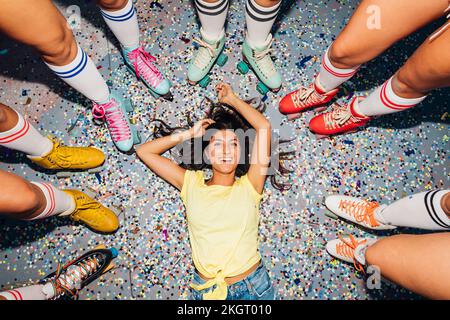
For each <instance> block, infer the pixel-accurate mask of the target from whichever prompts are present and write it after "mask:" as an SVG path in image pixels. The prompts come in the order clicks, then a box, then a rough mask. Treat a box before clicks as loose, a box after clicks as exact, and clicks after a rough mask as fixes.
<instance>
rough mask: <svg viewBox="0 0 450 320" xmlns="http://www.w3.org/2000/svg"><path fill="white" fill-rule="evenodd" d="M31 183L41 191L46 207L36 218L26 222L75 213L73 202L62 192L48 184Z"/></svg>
mask: <svg viewBox="0 0 450 320" xmlns="http://www.w3.org/2000/svg"><path fill="white" fill-rule="evenodd" d="M31 183H32V184H34V185H35V186H37V187H38V188H39V189H41V191H42V193H43V195H44V197H45V200H46V202H47V205H46V206H45V208H44V210H43V211H42V212H41V213H39V214H38V215H37V216H35V217H33V218H30V219H26V220H37V219H44V218H47V217H51V216H54V215H60V216H66V215H69V214H71V213H72V212H73V211H75V200H74V199H73V198H72V197H71V196H70V195H68V194H67V193H65V192H64V191H61V190H59V189H56V188H55V187H54V186H52V185H51V184H50V183H40V182H31Z"/></svg>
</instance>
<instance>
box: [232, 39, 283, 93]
mask: <svg viewBox="0 0 450 320" xmlns="http://www.w3.org/2000/svg"><path fill="white" fill-rule="evenodd" d="M271 45H272V35H271V34H269V37H268V38H267V40H266V43H265V44H264V45H263V46H261V47H255V48H253V47H252V46H251V45H250V44H249V43H248V41H247V39H246V40H245V41H244V43H243V45H242V53H243V59H244V61H241V62H239V63H238V65H237V68H238V70H239V72H241V73H242V74H246V73H247V72H248V71H249V70H250V68H251V69H252V70H253V71H254V73H255V75H256V76H257V77H258V79H259V83H258V85H257V86H256V90H258V92H259V93H261V94H262V95H265V94H266V93H267V92H269V90H271V91H273V92H278V90H280V88H281V76H280V74H279V73H278V71H277V70H276V69H275V66H274V64H273V61H272V58H271V57H270V51H271V49H270V46H271Z"/></svg>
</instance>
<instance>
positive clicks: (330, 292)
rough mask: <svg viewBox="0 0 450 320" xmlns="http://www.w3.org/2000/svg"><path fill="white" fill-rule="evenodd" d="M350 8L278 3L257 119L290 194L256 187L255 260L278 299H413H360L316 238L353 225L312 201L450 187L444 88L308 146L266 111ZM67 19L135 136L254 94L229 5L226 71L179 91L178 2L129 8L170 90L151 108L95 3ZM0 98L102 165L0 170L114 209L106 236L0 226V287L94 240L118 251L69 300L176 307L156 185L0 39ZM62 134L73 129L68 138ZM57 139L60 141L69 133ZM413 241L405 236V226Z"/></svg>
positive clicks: (61, 89)
mask: <svg viewBox="0 0 450 320" xmlns="http://www.w3.org/2000/svg"><path fill="white" fill-rule="evenodd" d="M356 3H357V1H353V0H341V1H337V0H322V1H319V0H317V1H316V0H314V1H301V2H300V1H295V2H294V1H286V2H285V3H284V4H283V8H284V9H283V13H282V14H281V15H280V17H279V20H278V23H277V24H276V25H275V27H274V29H275V30H276V32H275V35H274V38H275V43H274V58H275V59H276V60H275V62H276V65H277V67H278V68H279V69H280V70H281V73H282V76H283V78H284V87H283V89H282V90H281V92H280V93H278V94H277V95H273V94H269V96H268V97H267V100H265V103H266V104H267V111H266V115H267V117H269V118H270V120H271V122H272V124H273V127H274V128H275V129H279V130H280V135H281V136H282V137H284V138H294V140H293V142H292V143H291V144H290V147H291V148H292V149H294V150H295V151H296V155H295V158H294V160H293V161H291V162H290V167H291V168H293V169H294V172H293V173H292V175H291V177H290V180H291V182H292V183H293V188H292V189H291V190H290V191H287V192H284V193H281V192H279V191H277V190H275V189H273V187H272V186H271V185H270V184H269V183H268V184H267V188H266V191H265V197H264V201H263V203H262V206H261V214H262V217H261V223H260V243H261V253H262V256H263V259H264V261H265V264H266V266H267V268H268V269H269V270H270V274H271V277H272V279H273V282H274V285H275V287H276V291H277V294H278V296H279V297H280V298H281V299H417V298H420V297H418V296H416V295H414V294H412V293H410V292H408V291H406V290H404V289H401V288H398V287H396V286H394V285H392V284H387V283H383V284H382V287H381V289H380V290H368V289H366V285H365V277H364V276H363V275H361V274H358V273H355V272H354V268H353V267H352V266H351V265H348V264H345V263H342V262H339V261H336V260H332V259H331V258H330V257H329V256H328V254H327V253H326V252H325V243H326V241H327V240H329V239H332V238H335V237H336V234H337V232H340V231H342V232H352V233H354V234H356V235H366V234H367V233H366V231H362V230H360V229H358V228H356V227H354V226H353V225H350V224H347V223H345V222H343V221H337V220H333V219H330V218H328V217H327V216H325V212H326V209H325V208H324V206H323V197H324V196H325V195H327V194H331V193H337V192H339V193H345V194H348V195H355V196H364V197H368V198H370V199H375V200H378V201H380V202H382V203H389V202H392V201H393V200H395V199H398V198H400V197H403V196H405V195H407V194H411V193H416V192H420V191H424V190H429V189H431V188H435V187H444V186H446V187H448V186H450V173H449V168H450V161H449V156H448V153H447V151H448V150H449V139H450V135H449V125H450V116H449V113H450V112H449V106H448V102H449V97H450V94H449V90H448V89H446V90H438V91H435V92H434V93H433V95H432V96H431V97H429V98H428V99H427V100H426V102H425V103H423V104H422V105H421V106H420V107H418V108H416V109H413V110H409V111H406V112H403V113H400V114H395V115H392V116H387V117H383V118H380V119H378V120H376V121H373V122H372V123H371V125H370V127H368V128H367V129H366V130H364V131H360V132H358V133H354V134H349V135H344V136H341V137H336V138H333V139H323V140H317V139H316V137H315V136H314V135H312V134H311V133H310V132H309V130H308V129H307V123H308V121H309V119H310V118H311V117H312V116H313V115H314V112H313V111H310V112H306V113H305V114H304V115H303V116H302V118H300V119H297V120H295V121H287V119H286V118H285V117H283V116H282V115H281V114H280V113H279V112H278V110H277V106H278V101H279V99H280V97H282V96H283V95H285V94H286V93H288V92H290V91H292V90H293V89H295V88H296V84H299V83H305V84H306V83H308V82H309V79H311V78H312V77H313V76H314V74H315V73H316V72H317V70H318V67H319V63H318V61H319V59H320V57H321V55H322V53H323V51H324V50H325V49H326V48H327V46H328V45H329V44H330V43H331V41H332V40H333V39H335V37H336V35H337V34H338V32H339V31H340V30H341V29H342V27H343V26H344V25H345V23H346V21H347V19H348V18H349V17H350V15H351V13H352V11H353V10H354V8H355V5H356ZM56 4H57V6H58V7H59V8H60V9H61V11H62V12H63V14H65V16H66V17H68V16H69V13H68V12H67V11H66V8H67V7H68V6H69V5H73V4H75V5H77V6H79V7H80V9H81V16H82V20H81V24H80V25H79V26H78V28H77V29H75V30H74V33H75V36H76V38H77V40H78V41H79V43H80V44H81V46H82V47H83V48H84V49H85V50H86V51H87V52H88V54H89V55H90V56H91V57H92V58H93V60H94V62H95V63H96V64H97V65H98V66H99V70H100V72H101V73H102V74H103V75H104V77H105V78H107V79H108V81H109V82H110V84H111V85H112V86H114V87H115V88H119V89H122V90H124V91H126V92H127V93H128V94H129V95H130V97H131V98H132V101H133V103H134V105H135V112H134V116H133V118H134V120H135V121H136V123H137V124H138V126H139V129H140V131H141V132H142V136H143V138H144V139H147V138H148V137H149V135H150V132H151V130H152V128H153V125H152V120H153V119H154V118H160V119H164V120H166V121H169V122H170V123H172V124H186V116H187V115H189V114H194V115H195V116H196V117H198V118H199V117H201V116H202V115H203V111H204V110H202V107H201V101H202V99H203V98H204V97H205V96H208V97H215V94H214V91H213V87H214V84H216V83H217V82H218V81H221V80H225V81H227V82H230V83H231V84H232V86H233V87H234V89H235V90H236V91H237V92H238V93H239V94H240V95H241V96H242V97H255V96H259V94H258V93H257V92H256V90H255V86H256V78H255V77H254V76H253V74H249V75H246V76H242V75H240V74H239V72H238V71H237V70H236V64H237V63H238V62H239V57H240V56H241V54H240V44H241V43H242V40H243V29H242V26H243V24H244V21H245V18H244V2H243V1H238V0H234V1H232V4H231V8H230V12H229V15H228V25H227V31H228V38H227V42H226V51H225V52H226V54H227V55H228V57H229V61H228V63H227V64H226V65H225V66H224V67H223V68H222V69H219V68H217V67H216V68H214V71H213V76H212V78H213V81H212V85H210V86H209V88H208V89H207V90H204V89H201V88H199V87H192V86H190V85H188V84H187V81H186V77H185V74H186V65H187V62H188V61H189V58H190V56H191V54H192V52H193V50H194V47H193V45H192V38H193V37H194V36H198V29H199V27H198V24H197V21H196V18H195V17H196V15H195V11H194V7H193V5H192V4H191V2H190V1H183V4H182V5H180V1H160V2H152V1H139V2H138V3H137V5H136V7H137V9H138V13H139V17H140V18H139V23H140V29H141V31H142V35H141V38H142V41H143V42H144V43H146V45H147V49H148V50H149V51H150V52H151V53H153V54H154V55H155V56H157V57H158V60H159V61H160V65H162V66H164V68H165V70H166V74H167V75H168V77H169V79H170V81H171V82H172V83H173V92H174V95H175V99H174V101H173V102H168V101H164V100H162V99H159V100H155V99H154V98H153V97H152V96H151V95H150V94H149V92H148V91H147V90H146V88H145V87H144V86H143V84H142V83H139V82H137V81H136V79H135V77H133V76H132V75H131V74H130V73H128V72H127V70H126V68H125V66H124V65H123V63H122V59H121V57H120V55H119V52H118V50H117V43H116V40H115V39H114V37H113V35H112V33H111V32H110V31H109V30H108V29H107V27H106V25H105V23H104V22H103V20H102V18H101V15H100V13H99V10H98V9H97V8H96V6H95V5H94V1H88V0H72V1H59V2H58V1H57V2H56ZM436 26H438V23H436V24H434V25H432V26H429V27H427V28H425V29H424V30H421V32H419V33H417V34H416V35H414V36H411V37H409V38H407V39H405V40H404V41H402V42H400V43H398V44H397V45H396V46H394V47H393V48H391V49H390V50H388V51H387V52H386V53H385V54H383V55H382V56H380V57H379V58H377V59H376V60H374V61H372V62H370V63H368V64H366V65H365V66H364V67H363V68H362V69H361V71H360V72H359V73H358V74H357V76H356V77H355V78H353V79H352V80H351V81H349V82H348V83H347V84H345V86H344V90H342V92H343V94H342V97H341V98H342V99H348V97H349V94H350V93H351V92H354V91H359V92H361V93H363V92H366V91H367V90H369V89H371V88H374V87H375V86H377V85H379V84H381V83H382V82H383V81H384V80H385V79H386V78H388V77H389V76H390V75H391V74H392V73H393V72H395V70H397V69H398V67H399V66H401V64H402V63H403V62H404V61H405V59H406V57H407V56H408V55H410V54H411V53H412V52H413V51H414V49H415V48H416V47H417V46H418V45H419V44H420V43H421V42H422V41H423V40H424V39H425V37H426V36H427V35H428V34H430V33H431V32H432V30H434V29H435V28H436ZM0 83H1V85H0V96H1V101H2V102H3V103H4V104H7V105H9V106H11V107H13V108H16V109H17V110H18V111H20V112H22V114H25V115H26V116H27V118H28V119H29V120H30V121H31V122H32V123H33V124H35V125H36V127H38V128H39V130H40V131H41V132H43V133H45V134H53V135H55V136H57V137H59V138H61V139H62V140H63V141H64V142H65V143H66V144H71V145H75V144H78V145H88V144H93V145H95V146H97V147H99V148H101V149H102V150H103V151H104V152H105V153H106V154H107V155H108V158H107V163H106V165H105V168H104V170H103V171H102V172H101V173H100V174H99V175H97V176H96V175H90V174H86V173H79V174H77V175H76V176H74V177H71V178H66V179H58V178H57V177H56V175H54V174H51V173H48V172H45V171H43V170H41V169H39V168H37V167H36V166H34V165H32V164H31V163H30V162H29V161H28V160H27V158H26V157H25V156H24V155H22V154H20V153H16V152H12V151H10V150H7V149H1V150H0V169H3V170H8V171H10V172H14V173H16V174H18V175H20V176H22V177H25V178H27V179H28V180H37V181H49V182H51V183H53V184H54V185H57V186H59V187H61V188H64V187H70V188H78V189H81V190H88V191H91V192H95V193H96V194H97V195H96V197H97V199H100V201H101V202H103V203H104V204H106V205H108V206H110V207H115V208H116V210H117V211H118V212H120V220H121V228H120V230H119V231H118V232H117V233H116V234H115V235H108V236H104V235H98V234H95V233H93V232H92V231H90V230H88V229H87V228H84V227H83V226H80V225H73V224H71V223H70V222H68V221H66V220H64V219H61V218H52V219H47V220H41V221H37V222H32V223H28V222H16V221H11V220H5V219H1V220H0V289H4V288H10V287H11V286H13V285H17V284H19V285H22V284H29V283H32V282H33V281H35V280H37V279H40V278H42V277H43V276H44V275H46V274H48V273H49V272H50V271H53V270H55V268H56V266H57V263H58V262H61V261H67V260H68V259H70V258H74V257H76V256H78V255H80V254H81V253H83V252H84V251H86V250H88V249H91V248H93V247H95V246H96V245H98V244H106V245H107V246H114V247H116V248H117V249H119V252H120V254H119V257H118V258H117V259H116V264H117V268H116V269H114V270H113V271H112V272H110V273H108V274H106V275H104V276H103V277H102V278H101V279H100V280H99V281H97V282H95V283H93V284H92V285H90V286H89V287H88V288H86V289H85V290H83V291H82V292H81V294H80V298H81V299H187V298H188V297H189V289H188V283H189V280H190V272H191V271H192V264H191V260H190V248H189V243H188V235H187V229H186V222H185V220H184V217H183V205H182V203H181V200H180V199H179V197H178V192H177V191H176V190H175V189H174V188H172V187H170V186H168V184H167V183H165V182H163V181H162V180H161V179H159V178H157V177H156V176H155V175H154V174H152V173H151V172H150V171H149V170H147V169H146V168H145V166H144V165H143V164H142V163H141V162H140V161H139V160H138V159H137V158H136V157H135V156H134V155H125V154H121V153H119V152H118V151H117V150H116V149H115V148H114V146H113V145H112V143H111V142H110V141H109V138H108V133H107V130H106V128H105V127H102V126H98V125H95V124H94V123H93V121H92V116H91V114H90V112H89V104H88V101H86V99H84V98H83V97H82V96H81V95H80V94H78V93H76V92H75V91H74V90H71V89H70V88H69V87H68V86H66V85H65V84H63V83H62V82H61V81H60V80H59V79H58V78H56V77H55V76H54V75H53V74H52V73H51V72H50V71H49V70H48V69H47V68H46V67H45V65H44V64H43V63H42V61H41V60H40V58H39V57H38V56H37V55H36V54H35V53H34V52H33V50H31V49H30V48H27V47H25V46H23V45H21V44H17V43H14V42H12V41H10V40H7V39H5V38H4V37H1V38H0ZM69 129H71V130H69ZM68 131H69V132H68ZM406 231H409V232H413V231H410V230H406Z"/></svg>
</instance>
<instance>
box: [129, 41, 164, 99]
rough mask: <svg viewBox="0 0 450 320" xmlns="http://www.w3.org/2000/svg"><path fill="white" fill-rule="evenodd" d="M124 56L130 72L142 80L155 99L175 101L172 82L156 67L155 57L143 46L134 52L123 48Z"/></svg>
mask: <svg viewBox="0 0 450 320" xmlns="http://www.w3.org/2000/svg"><path fill="white" fill-rule="evenodd" d="M122 55H123V57H124V60H125V64H126V66H127V68H128V70H129V71H130V72H131V73H133V74H135V75H136V77H137V78H138V79H140V80H142V82H143V83H144V84H145V85H146V86H147V88H149V90H150V93H151V94H152V95H153V97H155V98H159V97H163V98H164V99H166V100H169V101H172V100H173V96H172V93H171V92H170V82H169V80H167V79H166V78H165V77H164V75H163V74H162V73H161V72H160V71H159V70H158V68H157V67H156V65H155V62H156V58H155V57H154V56H152V55H151V54H149V53H148V52H146V51H145V50H144V48H143V47H142V46H140V47H138V48H136V49H133V50H130V49H126V48H123V49H122Z"/></svg>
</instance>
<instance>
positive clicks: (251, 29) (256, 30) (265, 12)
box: [245, 0, 281, 47]
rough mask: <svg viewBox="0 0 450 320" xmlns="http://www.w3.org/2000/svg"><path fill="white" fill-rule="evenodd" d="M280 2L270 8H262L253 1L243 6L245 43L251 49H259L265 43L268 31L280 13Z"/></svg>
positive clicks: (250, 0)
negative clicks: (245, 26) (245, 32)
mask: <svg viewBox="0 0 450 320" xmlns="http://www.w3.org/2000/svg"><path fill="white" fill-rule="evenodd" d="M280 5H281V1H280V2H278V3H277V4H276V5H274V6H272V7H262V6H260V5H259V4H257V3H256V1H255V0H247V2H246V4H245V20H246V22H247V38H246V40H247V42H248V43H249V44H250V46H251V47H261V46H263V45H264V44H265V43H266V42H267V37H268V36H269V33H270V30H271V29H272V26H273V23H274V22H275V19H276V18H277V15H278V11H280Z"/></svg>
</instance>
